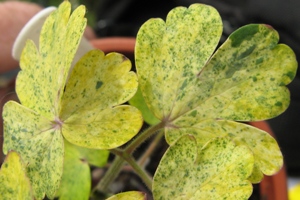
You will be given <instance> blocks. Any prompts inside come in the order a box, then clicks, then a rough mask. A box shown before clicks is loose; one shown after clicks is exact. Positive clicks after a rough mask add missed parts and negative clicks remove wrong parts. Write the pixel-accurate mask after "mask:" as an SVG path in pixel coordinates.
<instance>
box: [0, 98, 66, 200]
mask: <svg viewBox="0 0 300 200" xmlns="http://www.w3.org/2000/svg"><path fill="white" fill-rule="evenodd" d="M3 119H4V144H3V152H4V154H7V153H8V152H9V151H10V150H14V151H16V152H18V153H19V154H20V156H21V157H22V159H23V160H24V163H26V171H27V175H28V177H29V179H30V182H31V185H32V188H33V192H34V196H35V197H36V198H37V199H42V198H44V196H45V193H46V195H47V196H48V197H49V198H53V197H54V195H55V192H56V190H57V189H58V187H59V184H60V179H61V174H62V167H63V148H64V145H63V137H62V135H61V134H60V131H59V130H58V129H56V128H53V127H52V126H53V125H52V124H51V122H50V121H49V120H48V119H47V118H45V117H43V116H41V115H39V114H38V113H35V112H33V111H32V110H30V109H28V108H26V107H24V106H22V105H20V104H18V103H16V102H13V101H10V102H8V103H6V104H5V106H4V108H3ZM45 180H47V181H45Z"/></svg>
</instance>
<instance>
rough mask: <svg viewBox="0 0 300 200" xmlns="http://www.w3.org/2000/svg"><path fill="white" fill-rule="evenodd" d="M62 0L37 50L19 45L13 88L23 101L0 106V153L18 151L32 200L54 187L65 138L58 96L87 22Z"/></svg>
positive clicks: (81, 11) (51, 195) (52, 191)
mask: <svg viewBox="0 0 300 200" xmlns="http://www.w3.org/2000/svg"><path fill="white" fill-rule="evenodd" d="M70 10H71V5H70V3H69V2H68V1H64V2H63V3H62V4H61V5H60V6H59V8H58V9H57V10H56V11H54V12H53V13H52V14H51V15H50V16H49V17H48V18H47V20H46V22H45V24H44V25H43V28H42V31H41V35H40V43H39V49H38V48H37V47H36V46H35V44H34V43H33V42H32V41H28V42H27V43H26V45H25V47H24V49H23V52H22V55H21V60H20V65H21V71H20V72H19V74H18V77H17V80H16V92H17V94H18V97H19V99H20V102H21V104H22V105H20V104H18V103H16V102H12V101H11V102H8V103H7V104H5V106H4V110H3V119H4V145H3V151H4V153H5V154H6V153H8V151H10V150H14V151H16V152H18V153H19V154H20V155H21V157H22V159H23V160H24V163H25V164H26V171H27V175H28V178H29V179H30V182H31V185H32V189H33V193H34V196H35V198H36V199H43V198H44V196H45V195H47V197H48V198H50V199H51V198H54V196H55V193H56V191H57V189H58V187H59V184H60V180H61V176H62V170H63V155H64V143H63V137H62V134H61V121H60V120H59V116H58V113H59V110H60V101H61V97H62V93H63V90H64V86H65V82H66V79H67V77H68V73H69V69H70V67H71V62H72V60H73V57H74V54H75V52H76V50H77V46H78V44H79V41H80V39H81V36H82V34H83V31H84V29H85V26H86V19H85V18H84V14H85V8H84V6H80V7H78V8H77V9H76V10H75V11H74V12H73V13H72V15H71V16H70Z"/></svg>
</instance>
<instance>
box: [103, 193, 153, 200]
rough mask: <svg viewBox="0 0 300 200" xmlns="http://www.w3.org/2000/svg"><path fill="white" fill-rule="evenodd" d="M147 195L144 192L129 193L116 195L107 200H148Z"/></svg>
mask: <svg viewBox="0 0 300 200" xmlns="http://www.w3.org/2000/svg"><path fill="white" fill-rule="evenodd" d="M146 199H147V197H146V194H145V193H143V192H137V191H129V192H122V193H119V194H116V195H114V196H111V197H109V198H108V199H106V200H146Z"/></svg>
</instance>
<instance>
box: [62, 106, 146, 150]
mask: <svg viewBox="0 0 300 200" xmlns="http://www.w3.org/2000/svg"><path fill="white" fill-rule="evenodd" d="M87 121H88V123H87ZM141 126H142V117H141V113H140V111H139V110H138V109H136V108H134V107H132V106H126V105H124V106H117V107H114V108H108V109H105V110H102V111H99V113H97V115H96V117H93V118H92V121H91V119H89V118H84V117H82V118H77V119H76V120H75V119H74V120H71V118H69V120H68V121H66V122H65V124H64V125H63V128H62V134H63V135H64V137H65V138H66V139H67V140H68V141H69V142H71V143H73V144H76V145H78V146H82V147H87V148H95V149H112V148H115V147H118V146H121V145H122V144H124V143H126V142H128V141H129V140H130V139H131V138H132V137H133V136H135V135H136V134H137V133H138V131H139V129H140V128H141Z"/></svg>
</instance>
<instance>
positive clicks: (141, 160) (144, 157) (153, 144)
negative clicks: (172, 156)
mask: <svg viewBox="0 0 300 200" xmlns="http://www.w3.org/2000/svg"><path fill="white" fill-rule="evenodd" d="M163 136H164V132H163V131H159V133H158V134H157V135H156V136H155V138H154V140H153V141H152V142H151V144H150V145H149V147H148V148H147V150H146V151H145V152H144V154H143V155H142V156H141V157H140V158H139V160H138V164H139V165H140V166H143V167H144V166H145V163H146V161H147V158H148V157H149V156H150V155H151V154H152V153H153V151H154V150H155V149H156V147H157V145H158V144H159V142H160V140H161V138H162V137H163Z"/></svg>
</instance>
